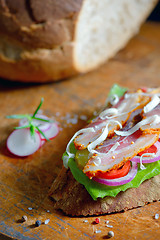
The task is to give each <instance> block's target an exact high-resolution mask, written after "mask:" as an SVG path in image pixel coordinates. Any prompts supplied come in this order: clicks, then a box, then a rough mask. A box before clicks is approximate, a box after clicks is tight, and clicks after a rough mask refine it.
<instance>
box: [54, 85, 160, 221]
mask: <svg viewBox="0 0 160 240" xmlns="http://www.w3.org/2000/svg"><path fill="white" fill-rule="evenodd" d="M159 133H160V88H152V89H151V88H140V89H138V90H137V91H134V92H129V91H128V90H127V89H125V88H121V87H119V86H118V85H114V86H113V87H112V89H111V91H110V93H109V97H108V99H107V102H106V106H105V108H104V109H103V111H102V112H101V113H100V114H99V115H98V116H97V117H96V118H94V119H92V120H91V121H90V122H89V124H88V125H87V126H86V127H85V128H83V129H81V130H79V131H78V132H76V133H75V135H74V136H73V137H72V139H71V140H70V141H69V143H68V145H67V148H66V152H65V153H64V155H63V165H64V167H63V168H62V171H61V173H60V174H59V176H58V177H57V179H56V180H55V182H54V184H53V186H52V189H51V197H52V198H53V199H54V200H55V208H57V209H61V210H62V211H63V212H64V213H66V214H69V215H72V216H78V215H84V216H86V215H93V214H104V213H111V212H119V211H123V210H127V209H132V208H135V207H138V206H143V205H145V204H147V203H149V202H153V201H156V200H159V199H160V175H159V174H160V160H159V159H160V142H159Z"/></svg>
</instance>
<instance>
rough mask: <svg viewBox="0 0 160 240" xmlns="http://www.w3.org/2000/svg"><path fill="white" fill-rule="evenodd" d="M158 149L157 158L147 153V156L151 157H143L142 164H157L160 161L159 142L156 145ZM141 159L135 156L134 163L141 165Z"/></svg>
mask: <svg viewBox="0 0 160 240" xmlns="http://www.w3.org/2000/svg"><path fill="white" fill-rule="evenodd" d="M154 145H155V146H156V147H157V150H158V151H157V153H156V154H155V156H153V154H152V153H151V154H150V153H145V154H146V155H147V154H148V156H149V154H150V156H149V157H145V156H143V155H142V163H152V162H156V161H158V160H160V142H159V141H157V142H156V143H155V144H154ZM140 159H141V157H139V156H135V157H134V158H132V159H131V161H132V162H136V163H140Z"/></svg>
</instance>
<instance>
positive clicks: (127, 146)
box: [83, 130, 159, 178]
mask: <svg viewBox="0 0 160 240" xmlns="http://www.w3.org/2000/svg"><path fill="white" fill-rule="evenodd" d="M158 139H159V134H157V133H155V134H142V132H141V131H140V130H138V131H136V132H134V133H133V134H132V135H130V136H127V137H123V136H117V137H113V139H107V140H106V141H105V142H104V143H103V145H102V146H98V148H97V149H96V153H95V154H93V155H92V157H91V158H90V159H89V161H88V163H87V164H86V166H85V167H84V169H83V172H84V173H85V174H86V175H87V176H88V177H89V178H92V177H94V176H96V173H97V172H99V171H101V172H106V171H110V170H112V169H116V168H118V167H120V166H122V165H123V164H124V163H125V162H127V161H128V160H130V159H132V158H133V157H134V156H136V155H137V154H138V153H139V152H141V151H143V150H144V149H146V148H148V147H150V146H151V145H153V144H154V143H155V142H156V141H157V140H158ZM115 141H117V142H118V143H119V144H118V145H117V148H116V149H115V150H114V152H112V151H111V148H113V146H114V144H115Z"/></svg>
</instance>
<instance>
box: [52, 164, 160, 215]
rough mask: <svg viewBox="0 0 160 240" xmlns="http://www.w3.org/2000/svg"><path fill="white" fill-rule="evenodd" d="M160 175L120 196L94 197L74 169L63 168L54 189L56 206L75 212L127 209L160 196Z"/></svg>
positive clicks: (94, 213) (76, 213)
mask: <svg viewBox="0 0 160 240" xmlns="http://www.w3.org/2000/svg"><path fill="white" fill-rule="evenodd" d="M159 189H160V175H157V176H155V177H153V178H151V179H149V180H146V181H144V182H143V183H142V184H141V185H140V186H139V187H138V188H130V189H128V190H126V191H125V192H120V193H119V194H118V195H117V196H116V197H105V198H103V199H102V198H99V199H98V200H97V201H94V200H93V199H92V198H91V196H90V195H89V193H88V192H87V191H86V189H85V188H84V186H83V185H81V184H80V183H78V182H77V181H76V180H75V179H74V178H73V176H72V174H71V172H70V170H67V169H64V168H63V169H62V171H61V173H60V175H59V176H58V177H57V179H56V180H55V182H54V183H53V186H52V188H51V190H50V196H51V198H52V199H54V201H55V203H54V207H55V209H61V210H62V211H63V212H64V213H65V214H67V215H71V216H87V215H99V214H107V213H115V212H121V211H126V210H128V209H132V208H136V207H140V206H144V205H145V204H147V203H150V202H153V201H158V200H160V190H159Z"/></svg>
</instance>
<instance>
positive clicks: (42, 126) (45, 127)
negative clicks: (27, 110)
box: [19, 114, 51, 132]
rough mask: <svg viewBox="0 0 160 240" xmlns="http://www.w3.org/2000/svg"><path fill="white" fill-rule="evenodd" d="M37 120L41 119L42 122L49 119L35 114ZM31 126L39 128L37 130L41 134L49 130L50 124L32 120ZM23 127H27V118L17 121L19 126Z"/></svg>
mask: <svg viewBox="0 0 160 240" xmlns="http://www.w3.org/2000/svg"><path fill="white" fill-rule="evenodd" d="M35 117H37V118H42V119H44V120H49V118H48V117H47V116H45V115H42V114H36V116H35ZM32 122H33V124H34V125H35V126H39V129H40V130H41V131H43V132H45V131H47V130H49V128H50V127H51V123H50V122H43V121H40V120H36V119H33V120H32ZM25 125H28V120H27V118H23V119H21V120H20V121H19V126H25Z"/></svg>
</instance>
